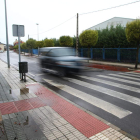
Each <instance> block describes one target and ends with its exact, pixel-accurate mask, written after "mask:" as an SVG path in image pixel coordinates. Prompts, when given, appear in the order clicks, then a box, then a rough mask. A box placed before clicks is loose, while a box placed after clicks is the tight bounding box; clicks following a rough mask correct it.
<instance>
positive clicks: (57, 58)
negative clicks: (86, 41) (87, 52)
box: [39, 47, 88, 76]
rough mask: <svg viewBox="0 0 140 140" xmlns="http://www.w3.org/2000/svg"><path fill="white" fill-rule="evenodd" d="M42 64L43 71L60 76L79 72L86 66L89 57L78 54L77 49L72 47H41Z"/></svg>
mask: <svg viewBox="0 0 140 140" xmlns="http://www.w3.org/2000/svg"><path fill="white" fill-rule="evenodd" d="M39 54H40V57H39V59H40V64H41V67H42V70H43V71H47V72H50V73H53V74H58V75H60V76H66V75H67V74H69V73H73V72H79V71H80V70H81V69H84V67H85V60H88V58H84V57H78V56H76V51H75V49H74V48H71V47H44V48H41V49H39Z"/></svg>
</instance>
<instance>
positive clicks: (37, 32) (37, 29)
mask: <svg viewBox="0 0 140 140" xmlns="http://www.w3.org/2000/svg"><path fill="white" fill-rule="evenodd" d="M36 25H37V38H38V41H39V27H38V25H39V24H38V23H36Z"/></svg>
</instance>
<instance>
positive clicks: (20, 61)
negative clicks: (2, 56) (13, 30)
mask: <svg viewBox="0 0 140 140" xmlns="http://www.w3.org/2000/svg"><path fill="white" fill-rule="evenodd" d="M18 51H19V62H21V57H20V36H18Z"/></svg>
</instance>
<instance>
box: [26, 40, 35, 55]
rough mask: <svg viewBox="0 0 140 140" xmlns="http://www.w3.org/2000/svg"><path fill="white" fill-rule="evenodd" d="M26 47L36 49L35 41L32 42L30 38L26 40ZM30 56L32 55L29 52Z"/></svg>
mask: <svg viewBox="0 0 140 140" xmlns="http://www.w3.org/2000/svg"><path fill="white" fill-rule="evenodd" d="M26 47H27V49H31V50H32V49H33V48H35V47H36V40H34V39H32V38H30V39H28V40H27V41H26ZM31 55H32V51H31Z"/></svg>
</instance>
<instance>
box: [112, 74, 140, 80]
mask: <svg viewBox="0 0 140 140" xmlns="http://www.w3.org/2000/svg"><path fill="white" fill-rule="evenodd" d="M109 75H111V76H116V77H121V78H126V79H131V80H137V81H140V78H134V77H129V76H123V75H118V74H109Z"/></svg>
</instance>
